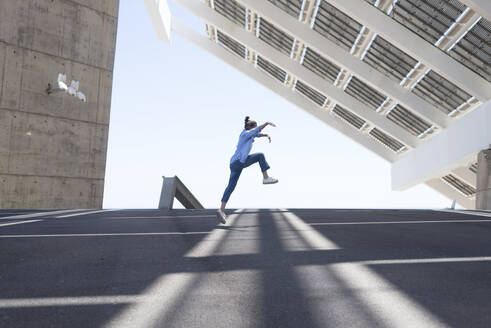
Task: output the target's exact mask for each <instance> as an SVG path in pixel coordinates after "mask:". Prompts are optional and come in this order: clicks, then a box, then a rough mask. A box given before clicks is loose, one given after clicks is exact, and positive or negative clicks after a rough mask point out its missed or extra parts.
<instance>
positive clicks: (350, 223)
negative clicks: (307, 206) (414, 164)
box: [309, 220, 491, 226]
mask: <svg viewBox="0 0 491 328" xmlns="http://www.w3.org/2000/svg"><path fill="white" fill-rule="evenodd" d="M472 222H491V220H432V221H367V222H318V223H309V225H311V226H321V225H365V224H423V223H472Z"/></svg>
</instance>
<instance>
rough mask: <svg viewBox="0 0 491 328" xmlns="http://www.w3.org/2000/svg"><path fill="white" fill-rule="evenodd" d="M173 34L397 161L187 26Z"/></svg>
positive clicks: (175, 27) (177, 23)
mask: <svg viewBox="0 0 491 328" xmlns="http://www.w3.org/2000/svg"><path fill="white" fill-rule="evenodd" d="M172 30H173V31H174V32H175V33H177V34H179V35H180V36H181V37H183V38H185V39H187V40H188V41H190V42H192V43H193V44H195V45H196V46H198V47H200V48H202V49H203V50H205V51H207V52H209V53H210V54H212V55H214V56H216V57H217V58H219V59H220V60H222V61H223V62H225V63H226V64H228V65H230V66H231V67H233V68H235V69H237V70H238V71H240V72H241V73H243V74H245V75H246V76H248V77H249V78H251V79H253V80H254V81H256V82H257V83H259V84H261V85H262V86H264V87H265V88H267V89H269V90H271V91H273V92H275V93H276V94H278V95H279V96H281V97H282V98H284V99H286V100H288V101H289V102H291V103H292V104H294V105H296V106H297V107H299V108H300V109H303V110H304V111H306V112H307V113H309V114H310V115H312V116H314V117H316V118H317V119H319V120H321V121H322V122H324V123H326V124H327V125H329V126H330V127H332V128H334V129H336V130H337V131H339V132H341V133H342V134H343V135H345V136H347V137H348V138H350V139H351V140H353V141H355V142H356V143H358V144H360V145H361V146H363V147H365V148H367V149H368V150H370V151H372V152H373V153H375V154H377V155H378V156H380V157H382V158H384V159H385V160H387V161H389V162H394V160H395V159H396V156H397V155H396V154H395V153H394V152H392V151H390V150H389V149H388V148H386V147H384V146H383V145H382V144H380V143H379V142H377V141H376V140H374V139H372V138H367V137H366V136H364V135H362V134H361V133H359V132H358V131H356V129H354V128H352V127H350V126H349V125H347V124H345V123H343V122H342V121H340V120H337V119H335V118H333V117H332V116H331V115H330V114H329V113H328V112H326V111H323V110H321V109H320V107H317V106H316V105H314V104H313V103H312V102H310V101H309V100H307V99H306V98H304V97H303V96H301V95H299V94H298V93H296V92H293V91H291V90H290V89H287V88H286V87H284V86H283V84H281V83H279V82H278V81H276V80H274V79H272V78H270V77H269V76H267V75H266V74H265V73H263V72H261V71H260V70H258V69H256V68H254V66H253V65H251V64H250V63H249V62H248V61H247V60H243V59H241V58H240V57H238V56H235V55H233V54H232V53H230V52H229V51H227V50H226V49H225V48H223V47H221V46H220V45H218V44H216V43H215V42H212V41H210V40H209V39H207V38H206V37H204V36H202V35H200V34H199V33H198V32H196V31H194V30H193V29H191V28H190V27H188V26H187V25H186V24H184V23H182V22H180V21H179V20H177V19H174V21H173V25H172Z"/></svg>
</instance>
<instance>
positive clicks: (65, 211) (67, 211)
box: [0, 209, 83, 220]
mask: <svg viewBox="0 0 491 328" xmlns="http://www.w3.org/2000/svg"><path fill="white" fill-rule="evenodd" d="M76 211H83V210H80V209H79V210H62V211H48V212H37V213H29V214H20V215H13V216H4V217H1V218H0V220H17V219H29V218H37V217H40V216H51V215H55V214H62V213H70V212H76Z"/></svg>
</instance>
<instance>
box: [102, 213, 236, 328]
mask: <svg viewBox="0 0 491 328" xmlns="http://www.w3.org/2000/svg"><path fill="white" fill-rule="evenodd" d="M239 215H240V210H239V211H236V212H235V213H234V214H232V215H230V216H229V219H228V223H227V225H228V226H230V225H232V224H233V223H234V222H235V220H236V218H237V217H238V216H239ZM227 232H228V230H226V229H218V228H217V229H215V230H213V231H212V232H211V233H210V234H209V235H208V236H207V237H206V238H205V239H204V240H203V241H201V242H200V243H198V244H197V245H196V246H195V247H193V248H192V249H191V250H190V251H188V252H187V253H186V254H185V255H184V257H206V256H210V255H212V254H213V252H215V251H216V249H217V247H218V246H219V245H220V243H221V241H222V240H223V239H224V238H225V236H226V234H227ZM198 275H199V274H197V273H189V272H182V273H171V274H167V275H163V276H162V277H160V278H159V279H157V281H156V282H154V283H153V284H152V285H151V286H150V287H148V288H147V289H146V290H145V291H144V292H143V293H142V295H144V296H150V297H149V298H146V297H145V298H144V301H143V302H139V303H137V304H133V305H130V306H128V307H127V308H125V309H124V310H123V311H122V312H121V313H120V314H119V315H118V316H117V317H115V318H114V319H113V320H111V321H110V322H109V323H107V324H106V325H104V327H109V328H133V327H157V326H160V325H161V324H163V323H165V316H166V315H167V314H168V313H169V311H170V310H171V309H172V307H173V306H175V304H176V301H177V300H178V298H179V296H181V295H182V294H183V293H184V292H185V290H187V289H188V288H189V286H191V284H192V283H193V282H194V281H195V279H197V277H198Z"/></svg>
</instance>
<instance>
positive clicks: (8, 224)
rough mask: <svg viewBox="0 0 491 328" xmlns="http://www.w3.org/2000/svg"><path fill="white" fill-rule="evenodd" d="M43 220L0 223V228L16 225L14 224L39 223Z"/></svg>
mask: <svg viewBox="0 0 491 328" xmlns="http://www.w3.org/2000/svg"><path fill="white" fill-rule="evenodd" d="M39 221H43V220H26V221H15V222H8V223H1V224H0V227H6V226H11V225H16V224H24V223H34V222H39Z"/></svg>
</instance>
